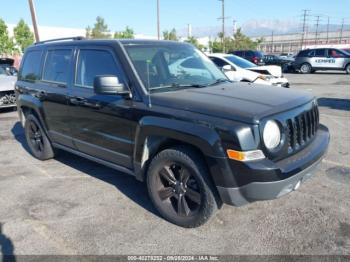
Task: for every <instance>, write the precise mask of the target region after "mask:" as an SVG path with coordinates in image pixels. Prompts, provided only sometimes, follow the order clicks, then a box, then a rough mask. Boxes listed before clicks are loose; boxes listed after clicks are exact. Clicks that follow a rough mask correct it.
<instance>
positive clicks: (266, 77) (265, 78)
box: [258, 75, 273, 81]
mask: <svg viewBox="0 0 350 262" xmlns="http://www.w3.org/2000/svg"><path fill="white" fill-rule="evenodd" d="M272 78H273V77H271V76H267V75H259V76H258V79H261V80H264V81H271V79H272Z"/></svg>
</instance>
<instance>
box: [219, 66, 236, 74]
mask: <svg viewBox="0 0 350 262" xmlns="http://www.w3.org/2000/svg"><path fill="white" fill-rule="evenodd" d="M222 71H223V72H227V71H235V69H234V68H233V67H232V66H230V65H224V66H223V67H222Z"/></svg>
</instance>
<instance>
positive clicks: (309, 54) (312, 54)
mask: <svg viewBox="0 0 350 262" xmlns="http://www.w3.org/2000/svg"><path fill="white" fill-rule="evenodd" d="M315 54H316V52H315V50H311V51H310V52H309V53H308V54H307V55H308V56H309V57H315Z"/></svg>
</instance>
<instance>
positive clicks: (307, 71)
mask: <svg viewBox="0 0 350 262" xmlns="http://www.w3.org/2000/svg"><path fill="white" fill-rule="evenodd" d="M300 72H301V73H302V74H310V73H311V72H312V67H311V65H310V64H309V63H304V64H302V65H301V67H300Z"/></svg>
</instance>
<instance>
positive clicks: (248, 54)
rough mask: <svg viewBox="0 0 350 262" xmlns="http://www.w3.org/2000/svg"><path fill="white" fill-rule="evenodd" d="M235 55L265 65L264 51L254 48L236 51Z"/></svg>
mask: <svg viewBox="0 0 350 262" xmlns="http://www.w3.org/2000/svg"><path fill="white" fill-rule="evenodd" d="M232 54H233V55H236V56H239V57H242V58H244V59H246V60H248V61H250V62H252V63H254V64H256V65H264V53H263V52H260V51H254V50H242V51H234V52H232Z"/></svg>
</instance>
